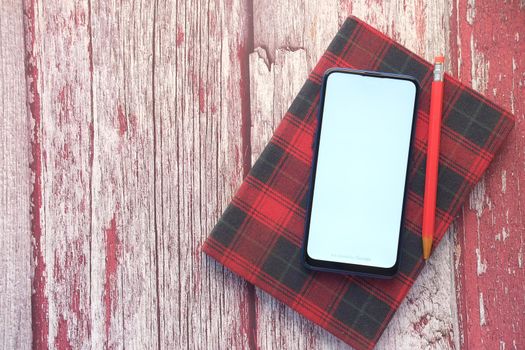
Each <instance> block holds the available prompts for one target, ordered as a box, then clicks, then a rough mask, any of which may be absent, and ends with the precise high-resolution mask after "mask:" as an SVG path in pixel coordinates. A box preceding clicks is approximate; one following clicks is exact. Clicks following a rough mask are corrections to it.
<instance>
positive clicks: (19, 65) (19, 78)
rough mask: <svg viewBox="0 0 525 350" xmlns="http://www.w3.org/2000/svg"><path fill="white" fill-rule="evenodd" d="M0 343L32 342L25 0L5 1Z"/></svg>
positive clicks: (1, 7)
mask: <svg viewBox="0 0 525 350" xmlns="http://www.w3.org/2000/svg"><path fill="white" fill-rule="evenodd" d="M0 13H2V15H1V16H0V232H1V234H0V252H2V257H1V258H0V276H1V277H0V310H2V312H0V325H1V326H0V348H2V349H28V348H30V347H31V340H32V339H31V258H30V253H31V240H30V239H31V231H30V201H29V195H30V188H31V174H30V171H29V162H30V147H29V144H30V136H29V130H30V122H29V118H28V114H27V105H26V80H25V67H24V32H23V30H24V27H23V12H22V6H21V4H20V3H18V2H15V1H12V2H11V1H2V2H1V3H0Z"/></svg>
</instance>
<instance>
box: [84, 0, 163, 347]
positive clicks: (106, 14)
mask: <svg viewBox="0 0 525 350" xmlns="http://www.w3.org/2000/svg"><path fill="white" fill-rule="evenodd" d="M154 5H155V3H154V2H147V1H146V2H138V3H132V2H123V3H120V4H118V5H117V4H111V3H104V2H100V3H99V2H93V3H91V6H92V8H91V35H92V48H93V54H92V55H93V74H92V79H93V102H92V103H93V105H92V106H93V144H92V147H93V175H92V186H91V191H92V203H93V204H92V205H93V208H92V223H91V227H92V237H91V248H92V251H91V261H92V272H91V302H92V308H91V316H92V320H93V326H92V329H93V333H92V339H91V344H92V346H93V347H94V348H102V347H104V346H109V347H113V346H116V347H124V348H134V349H142V348H156V347H157V346H158V341H159V337H158V317H159V315H158V307H157V305H158V299H157V297H158V294H157V263H158V260H157V254H156V229H157V227H156V221H155V219H156V217H155V215H156V211H155V210H156V209H155V203H156V197H155V192H154V189H155V175H156V174H155V170H154V167H155V159H156V158H155V157H156V154H155V144H154V140H155V139H154V132H155V127H156V125H155V119H154V118H155V102H154V97H155V96H154V86H153V70H154V60H155V58H154V56H153V45H154V39H155V37H154V26H155V8H154Z"/></svg>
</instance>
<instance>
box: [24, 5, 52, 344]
mask: <svg viewBox="0 0 525 350" xmlns="http://www.w3.org/2000/svg"><path fill="white" fill-rule="evenodd" d="M24 15H25V17H26V21H25V28H24V29H25V36H26V38H25V40H26V55H25V69H26V80H27V88H28V95H29V96H31V98H30V100H29V101H30V102H29V112H30V115H31V118H32V119H33V130H32V135H31V156H32V161H31V163H30V168H31V172H32V173H33V179H34V180H33V189H32V191H31V235H32V238H33V239H32V242H33V247H32V250H33V252H32V253H33V261H34V264H35V265H34V272H33V281H32V284H33V286H32V287H33V293H32V294H31V328H32V331H33V348H36V349H44V348H47V340H48V334H49V324H48V319H47V313H48V300H47V296H46V294H45V286H46V277H45V270H46V265H45V263H44V256H43V254H42V247H41V239H42V226H41V223H40V220H41V218H40V210H41V208H42V150H41V144H40V136H39V135H40V133H39V132H40V127H41V115H40V93H39V91H38V67H37V64H36V62H37V60H36V57H35V55H34V52H33V49H34V46H35V2H34V1H27V2H26V6H25V12H24Z"/></svg>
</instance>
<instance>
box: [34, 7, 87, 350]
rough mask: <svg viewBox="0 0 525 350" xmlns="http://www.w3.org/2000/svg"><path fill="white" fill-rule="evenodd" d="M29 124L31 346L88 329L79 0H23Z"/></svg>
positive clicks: (82, 335) (83, 37)
mask: <svg viewBox="0 0 525 350" xmlns="http://www.w3.org/2000/svg"><path fill="white" fill-rule="evenodd" d="M26 13H27V32H26V43H27V50H28V56H27V57H28V60H27V62H28V63H27V65H28V67H27V71H28V83H29V89H30V91H29V94H30V97H29V101H30V110H31V117H32V119H33V120H32V122H33V123H34V130H33V134H32V153H33V154H32V156H33V167H32V169H33V172H34V174H33V176H34V185H33V197H32V200H33V211H32V215H33V223H32V234H33V240H34V248H33V257H34V259H35V260H34V266H35V272H34V280H33V289H34V292H33V293H34V294H33V298H32V303H33V305H32V307H33V327H34V328H33V330H34V333H33V339H34V341H33V344H34V346H35V347H37V348H40V347H42V348H43V347H50V348H54V347H68V346H73V347H81V346H82V345H83V344H85V341H86V339H88V338H89V334H90V315H89V307H90V281H89V278H90V236H91V230H90V224H91V223H90V218H89V213H90V210H91V203H90V178H91V165H90V159H91V157H92V151H91V132H90V128H91V111H90V105H91V102H90V74H89V72H90V71H89V67H90V63H89V50H88V46H89V30H88V13H89V11H88V7H87V2H81V1H79V2H67V3H66V2H62V3H60V2H58V3H48V2H39V1H28V2H27V3H26Z"/></svg>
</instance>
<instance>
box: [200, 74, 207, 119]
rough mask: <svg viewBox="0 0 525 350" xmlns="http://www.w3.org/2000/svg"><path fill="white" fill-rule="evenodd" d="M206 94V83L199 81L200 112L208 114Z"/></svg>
mask: <svg viewBox="0 0 525 350" xmlns="http://www.w3.org/2000/svg"><path fill="white" fill-rule="evenodd" d="M204 100H205V93H204V83H203V82H202V79H201V80H200V81H199V112H201V113H204V112H206V104H205V102H204Z"/></svg>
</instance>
